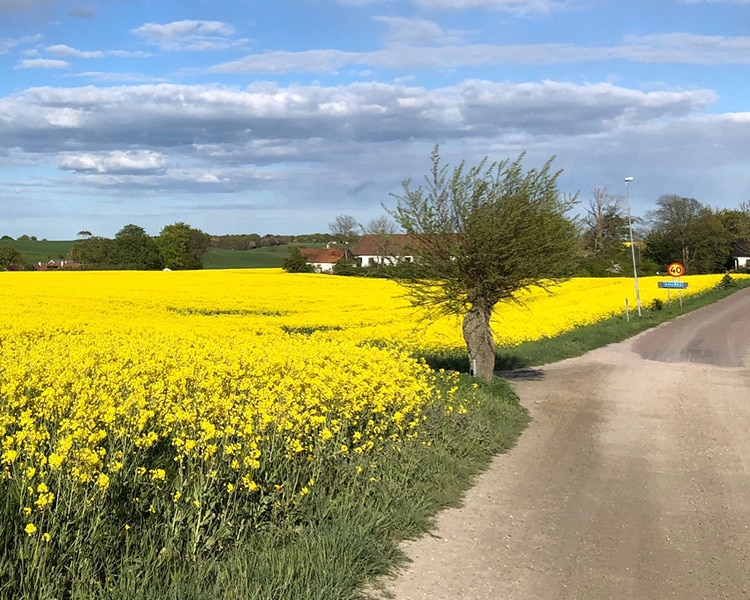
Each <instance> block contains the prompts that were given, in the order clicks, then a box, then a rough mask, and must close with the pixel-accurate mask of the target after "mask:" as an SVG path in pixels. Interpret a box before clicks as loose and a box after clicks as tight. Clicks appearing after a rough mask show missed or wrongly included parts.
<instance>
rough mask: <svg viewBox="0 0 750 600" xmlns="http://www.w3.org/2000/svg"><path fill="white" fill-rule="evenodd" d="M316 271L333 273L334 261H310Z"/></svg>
mask: <svg viewBox="0 0 750 600" xmlns="http://www.w3.org/2000/svg"><path fill="white" fill-rule="evenodd" d="M310 264H311V265H312V268H313V269H315V272H316V273H333V264H334V263H310Z"/></svg>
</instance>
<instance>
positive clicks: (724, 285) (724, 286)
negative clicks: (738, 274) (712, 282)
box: [716, 273, 737, 290]
mask: <svg viewBox="0 0 750 600" xmlns="http://www.w3.org/2000/svg"><path fill="white" fill-rule="evenodd" d="M736 285H737V283H736V282H735V280H734V279H732V276H731V275H730V274H729V273H725V274H724V277H722V278H721V281H720V282H719V283H718V284H716V287H717V289H720V290H729V289H732V288H734V287H736Z"/></svg>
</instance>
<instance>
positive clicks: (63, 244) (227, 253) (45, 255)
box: [0, 239, 324, 269]
mask: <svg viewBox="0 0 750 600" xmlns="http://www.w3.org/2000/svg"><path fill="white" fill-rule="evenodd" d="M74 243H75V240H67V241H47V240H41V241H31V240H8V239H5V240H0V246H4V245H8V246H13V247H14V248H15V249H16V250H18V251H19V252H20V253H21V256H22V257H23V260H24V262H26V263H28V264H36V263H38V262H47V261H49V260H50V259H60V258H66V257H67V255H68V252H69V251H70V249H71V248H72V247H73V244H74ZM303 245H304V246H306V247H323V246H324V244H303ZM288 253H289V247H288V246H270V247H268V248H254V249H252V250H226V249H224V248H211V249H210V250H209V251H208V252H206V253H205V254H204V255H203V258H202V262H203V268H204V269H266V268H280V267H281V265H282V264H283V262H284V259H285V258H286V257H287V255H288Z"/></svg>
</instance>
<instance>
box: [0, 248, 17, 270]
mask: <svg viewBox="0 0 750 600" xmlns="http://www.w3.org/2000/svg"><path fill="white" fill-rule="evenodd" d="M19 262H21V253H20V252H19V251H18V250H16V249H15V248H14V247H13V246H0V271H4V270H5V269H7V268H8V267H10V265H14V264H18V263H19Z"/></svg>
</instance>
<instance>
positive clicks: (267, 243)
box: [259, 233, 279, 248]
mask: <svg viewBox="0 0 750 600" xmlns="http://www.w3.org/2000/svg"><path fill="white" fill-rule="evenodd" d="M259 244H260V246H261V247H262V248H270V247H271V246H278V245H279V240H277V239H276V236H273V235H271V234H270V233H267V234H266V235H264V236H263V237H262V238H260V241H259Z"/></svg>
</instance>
